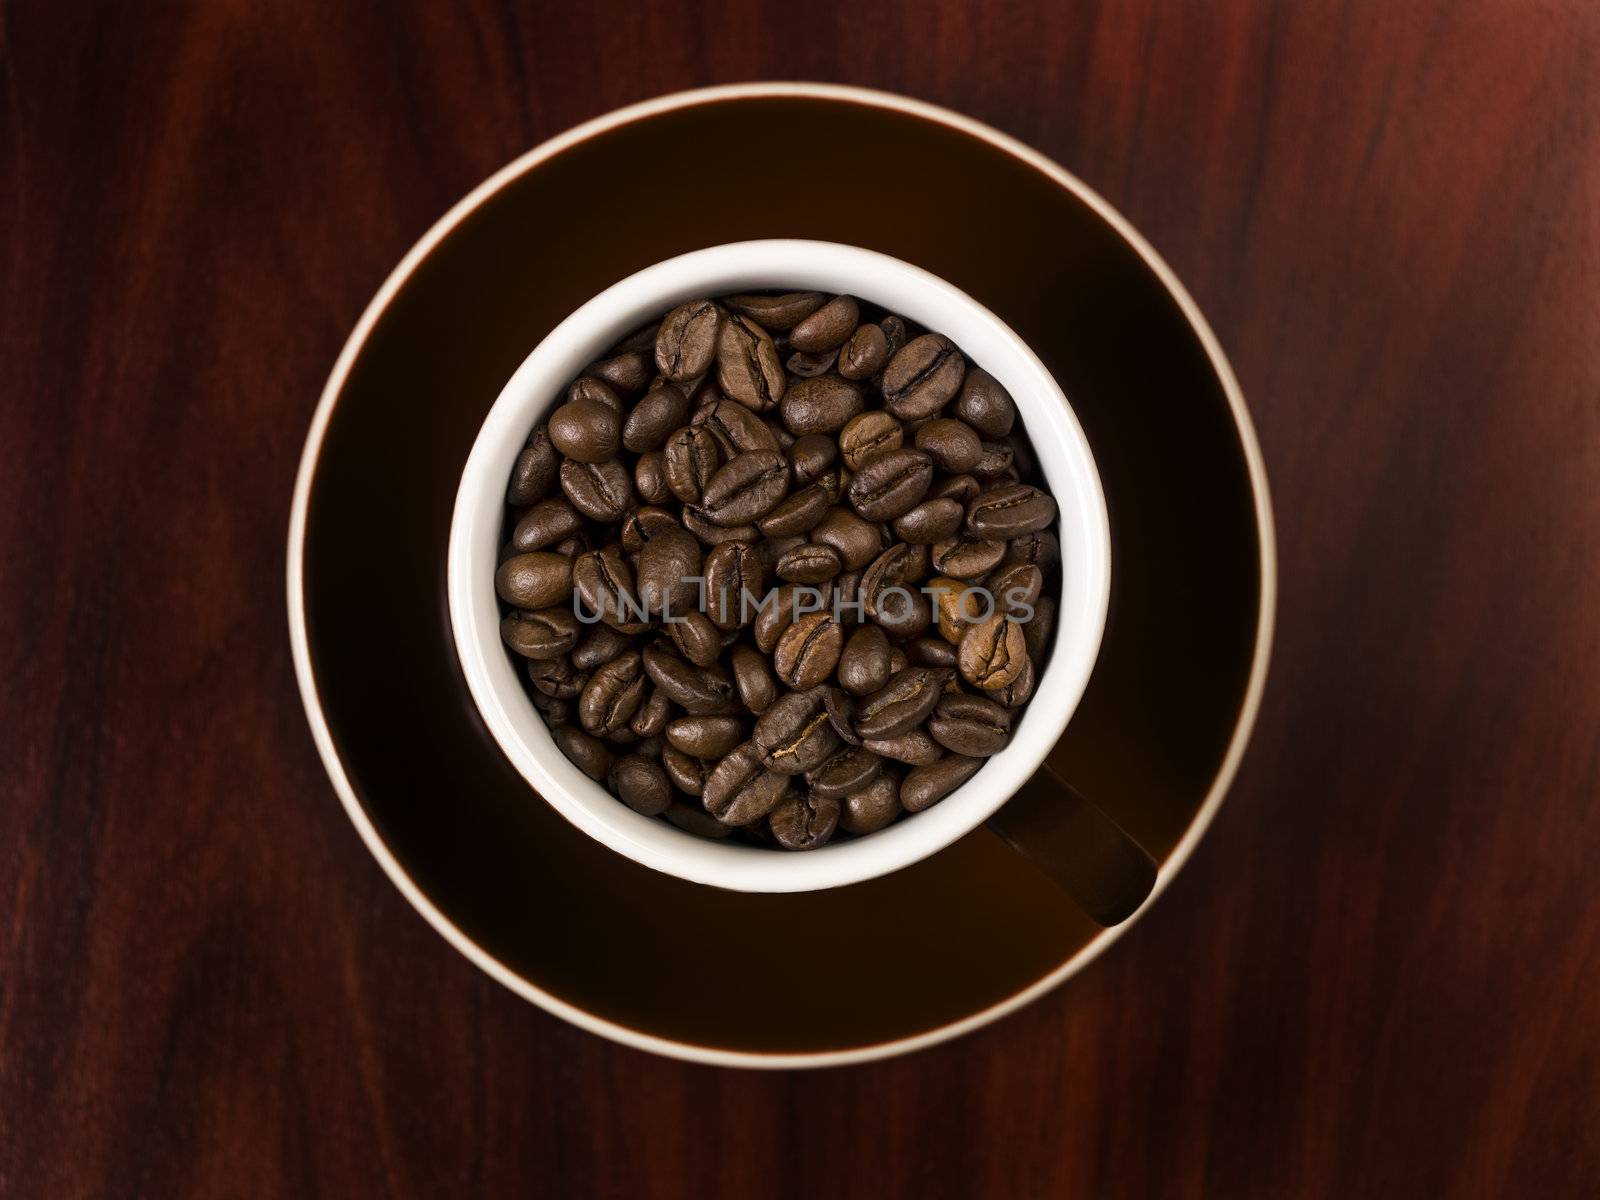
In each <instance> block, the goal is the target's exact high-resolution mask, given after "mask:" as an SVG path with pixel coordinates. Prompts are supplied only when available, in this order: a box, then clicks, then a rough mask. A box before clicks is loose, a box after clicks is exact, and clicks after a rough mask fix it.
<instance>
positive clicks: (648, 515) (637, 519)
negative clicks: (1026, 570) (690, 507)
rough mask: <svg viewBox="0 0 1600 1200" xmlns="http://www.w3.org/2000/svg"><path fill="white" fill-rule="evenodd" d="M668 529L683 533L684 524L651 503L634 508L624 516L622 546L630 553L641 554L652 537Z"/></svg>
mask: <svg viewBox="0 0 1600 1200" xmlns="http://www.w3.org/2000/svg"><path fill="white" fill-rule="evenodd" d="M668 530H670V531H671V532H672V533H682V532H683V526H682V525H680V524H678V518H677V517H675V516H673V515H672V513H670V512H668V511H667V510H666V509H664V508H657V507H655V506H654V505H649V504H647V505H645V506H644V507H642V508H636V509H633V510H632V511H631V512H629V513H628V514H627V515H626V516H624V517H623V518H622V548H623V549H624V550H626V551H627V552H628V553H629V554H639V553H641V552H643V550H644V548H645V546H647V545H648V544H649V543H650V539H651V538H653V537H655V536H656V534H658V533H663V532H666V531H668ZM669 536H670V535H669Z"/></svg>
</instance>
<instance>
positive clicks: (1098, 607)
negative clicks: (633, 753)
mask: <svg viewBox="0 0 1600 1200" xmlns="http://www.w3.org/2000/svg"><path fill="white" fill-rule="evenodd" d="M762 286H766V287H788V288H793V289H796V290H802V289H815V290H819V291H826V292H829V293H848V294H850V295H857V296H861V297H863V298H864V299H866V300H869V301H871V302H873V303H877V304H881V305H883V306H884V307H886V308H888V309H889V310H891V311H894V312H898V313H901V314H903V315H904V316H905V317H906V318H907V319H909V320H912V321H914V322H916V323H917V324H919V325H922V326H925V327H927V328H929V329H932V330H934V331H936V332H939V333H942V334H945V335H946V336H948V337H949V338H950V339H951V340H952V341H954V342H956V344H957V345H959V346H960V347H961V348H962V351H963V352H964V353H965V354H967V356H968V357H969V359H970V360H971V361H972V362H973V363H974V364H976V365H979V366H982V367H983V368H984V369H985V370H987V371H988V372H989V373H990V374H992V375H994V376H995V378H996V379H998V380H999V381H1000V382H1001V384H1002V385H1003V386H1005V387H1006V389H1007V391H1008V392H1010V394H1011V395H1012V397H1013V399H1014V400H1015V402H1016V405H1017V408H1018V417H1019V421H1020V424H1021V426H1022V428H1024V429H1025V430H1026V432H1027V433H1028V436H1029V437H1030V439H1031V440H1032V442H1033V443H1034V446H1035V449H1036V451H1037V453H1038V458H1039V466H1040V469H1041V471H1042V473H1043V475H1044V477H1045V483H1046V485H1047V490H1049V491H1050V492H1051V493H1052V494H1053V495H1054V496H1055V497H1056V498H1057V503H1058V510H1059V519H1058V526H1057V533H1058V536H1059V539H1060V543H1061V558H1062V571H1061V588H1060V593H1059V602H1060V607H1059V610H1058V616H1057V628H1056V633H1055V641H1054V645H1053V646H1052V648H1051V650H1050V653H1049V654H1048V656H1047V658H1046V660H1045V662H1044V663H1043V664H1042V665H1041V666H1040V669H1039V673H1038V682H1037V684H1036V688H1035V692H1034V695H1033V697H1032V699H1031V700H1030V702H1029V704H1028V706H1027V707H1026V708H1025V709H1024V710H1023V711H1022V713H1021V715H1020V719H1019V720H1018V722H1017V725H1016V727H1015V728H1014V730H1013V734H1012V738H1011V741H1010V743H1009V744H1008V745H1007V746H1006V747H1005V748H1004V749H1003V750H1001V751H1000V752H999V753H997V754H995V755H993V756H991V757H989V758H987V759H986V760H985V761H984V764H983V766H982V768H980V769H979V771H978V772H977V773H976V774H975V775H974V776H973V777H972V779H970V780H968V781H967V782H966V783H964V784H963V785H962V786H961V787H959V788H957V789H955V790H954V791H953V792H951V794H950V795H948V796H946V797H945V798H943V799H942V800H940V801H939V803H938V804H936V805H934V806H932V807H930V808H929V809H927V810H926V811H924V812H921V813H914V814H910V815H908V816H907V817H905V818H902V819H901V820H899V821H897V822H895V823H894V824H893V825H891V826H889V827H888V828H886V829H883V830H880V831H878V832H876V833H873V834H869V835H867V836H865V837H861V838H852V839H846V840H838V841H834V842H830V843H829V844H828V845H826V846H823V847H820V848H818V849H816V850H813V851H809V852H807V853H804V854H792V853H788V852H784V851H778V850H774V849H769V848H764V847H758V846H749V845H744V844H741V843H738V842H734V841H731V840H727V841H717V840H712V839H707V838H703V837H699V836H697V835H695V834H691V833H688V832H686V831H683V830H680V829H677V828H674V827H673V826H671V825H669V824H668V823H667V822H665V821H661V820H659V819H655V818H649V817H643V816H641V815H639V814H638V813H636V812H634V811H633V810H632V809H630V808H628V807H627V806H626V805H624V804H622V803H621V802H620V801H619V800H617V798H616V797H615V796H613V795H611V794H610V793H609V792H607V791H606V790H605V789H604V788H602V787H601V786H600V785H599V784H597V783H596V782H594V781H593V780H591V779H590V778H589V777H588V776H586V775H584V774H583V773H582V772H581V771H579V770H578V769H577V768H576V767H575V766H574V765H573V764H572V763H571V762H570V761H569V760H568V759H567V758H566V757H565V756H564V755H563V754H561V752H560V750H559V749H558V748H557V747H556V745H555V743H554V742H553V740H552V739H551V735H550V731H549V730H548V728H547V727H546V726H545V724H544V722H543V720H542V719H540V717H539V716H538V713H537V711H536V710H535V709H534V706H533V703H532V701H531V700H530V699H529V697H528V695H527V690H526V687H525V685H524V684H523V681H522V680H521V679H520V677H519V676H520V671H519V670H518V669H517V668H518V667H519V666H520V665H521V664H520V663H518V662H516V661H515V660H514V659H513V657H512V656H511V655H510V654H509V653H508V652H507V651H506V649H505V647H504V645H503V643H502V642H501V639H500V634H499V622H500V611H499V607H498V604H497V601H496V598H495V595H494V588H493V586H492V575H493V564H494V563H495V561H496V558H495V556H496V551H497V550H498V549H499V546H500V530H501V528H502V523H503V519H504V511H505V481H506V479H507V478H508V477H509V475H510V472H511V465H512V462H513V461H514V460H515V458H516V455H517V453H518V452H519V451H520V450H521V448H522V446H523V445H524V444H525V443H526V441H527V437H528V433H529V432H530V431H531V430H532V428H533V427H534V426H535V425H536V424H537V423H538V421H539V420H540V419H541V418H542V417H543V416H544V415H545V414H546V413H547V412H548V410H549V409H550V408H551V407H552V406H553V405H554V404H556V403H558V401H559V397H560V395H561V393H562V392H563V391H564V390H565V388H566V386H567V384H568V383H569V382H570V381H571V379H572V378H573V377H574V376H575V375H577V374H579V373H580V372H581V371H582V369H583V367H584V366H585V365H586V364H588V363H590V362H593V361H594V360H595V359H597V358H599V357H601V356H603V354H604V353H605V351H606V349H607V348H608V347H609V346H611V345H613V344H615V343H616V342H617V341H618V340H620V339H621V338H622V337H624V336H626V335H627V334H628V333H630V332H632V331H633V330H635V329H637V328H638V327H639V326H640V325H641V324H643V323H645V322H647V321H649V320H652V319H655V318H657V317H659V316H660V315H661V314H662V313H664V312H666V311H668V310H669V309H671V308H672V307H674V306H675V305H677V304H679V303H682V302H684V301H687V300H689V299H692V298H694V297H696V296H704V295H725V294H728V293H731V292H738V291H744V290H749V289H753V288H757V287H762ZM1110 554H1111V533H1110V525H1109V520H1108V517H1107V514H1106V503H1105V496H1104V492H1103V491H1102V489H1101V485H1100V478H1099V473H1098V470H1097V468H1096V466H1095V462H1094V456H1093V452H1092V450H1091V449H1090V447H1089V443H1088V439H1087V438H1086V437H1085V436H1084V433H1083V430H1082V428H1081V427H1080V425H1079V424H1078V420H1077V417H1076V414H1075V413H1074V412H1073V411H1072V407H1071V404H1070V402H1069V401H1068V400H1067V398H1066V396H1065V395H1064V394H1063V392H1062V390H1061V387H1060V385H1059V384H1058V383H1057V381H1056V380H1055V378H1054V377H1053V376H1052V375H1051V373H1050V372H1049V370H1047V369H1046V368H1045V366H1044V364H1043V363H1042V362H1040V361H1039V359H1038V357H1037V356H1036V355H1035V354H1034V353H1033V351H1032V350H1031V349H1030V348H1029V347H1028V346H1027V344H1026V343H1025V342H1024V341H1023V340H1022V339H1021V338H1020V337H1019V336H1018V335H1017V333H1016V332H1015V331H1014V330H1012V329H1011V328H1010V326H1008V325H1007V324H1006V323H1005V322H1004V321H1002V320H1001V319H1000V318H999V317H998V316H996V315H995V314H994V313H993V312H991V311H990V310H989V309H987V308H986V307H984V306H983V305H981V304H980V303H978V301H976V300H975V299H973V298H972V297H971V296H970V295H968V294H967V293H966V292H964V291H963V290H961V289H960V288H958V287H956V286H955V285H953V284H951V283H950V282H948V281H947V280H944V279H941V278H940V277H938V276H936V275H934V274H932V273H931V272H929V271H926V270H924V269H923V268H921V267H917V266H915V265H913V264H910V263H907V262H905V261H903V260H901V259H898V258H894V257H891V256H889V255H886V254H882V253H879V252H877V251H874V250H867V249H864V248H863V247H860V246H853V245H848V244H844V243H839V242H823V241H815V240H805V239H793V238H770V239H761V240H756V241H744V242H732V243H724V244H722V245H718V246H711V247H707V248H704V249H700V250H692V251H689V252H687V253H684V254H679V255H675V256H673V257H671V258H668V259H665V260H662V261H660V262H657V263H655V264H653V265H651V266H648V267H645V268H644V269H642V270H639V271H636V272H634V273H633V274H631V275H629V276H627V277H626V278H624V279H621V280H619V281H617V282H616V283H614V284H612V285H611V286H610V287H607V288H605V289H603V290H602V291H601V292H599V293H598V294H596V295H595V296H593V297H591V298H590V299H589V300H587V301H585V302H584V303H583V304H581V305H579V306H578V307H577V308H576V309H574V310H573V312H572V313H571V314H570V315H569V316H567V317H566V318H565V319H564V320H562V321H561V322H560V323H559V324H557V325H556V326H555V328H553V329H552V330H550V332H549V333H548V334H547V335H546V336H545V337H544V338H543V339H542V340H541V341H540V343H539V344H538V345H537V346H536V347H535V348H534V349H533V350H532V351H531V352H530V353H529V354H528V356H527V357H526V358H525V359H524V360H523V362H522V363H521V365H520V366H518V368H517V369H516V371H515V372H514V373H513V374H512V375H511V377H510V379H509V380H508V381H507V382H506V384H505V386H504V388H503V389H502V390H501V392H500V394H499V396H498V397H497V398H496V399H495V401H494V404H493V405H492V406H491V407H490V409H489V412H488V414H487V415H486V416H485V418H484V421H483V424H482V426H481V428H480V430H479V433H478V436H477V438H476V439H475V441H474V443H473V446H472V450H471V452H470V454H469V455H468V458H467V462H466V465H465V467H464V469H463V471H462V475H461V482H460V486H459V489H458V491H457V495H456V503H455V508H454V511H453V513H452V517H451V528H450V545H449V564H448V571H447V580H448V595H449V607H450V618H451V631H452V635H453V637H454V639H455V645H456V654H457V657H458V659H459V660H460V663H461V666H462V670H463V672H464V674H465V676H466V680H467V687H468V691H469V692H470V693H471V695H472V698H473V701H474V703H475V704H476V705H477V708H478V712H479V715H480V716H481V717H482V718H483V720H484V723H485V724H486V725H487V726H488V728H489V732H490V734H491V735H492V736H493V737H494V739H495V741H496V743H497V744H498V745H499V747H500V749H501V751H502V752H503V753H504V754H505V755H506V756H507V758H509V759H510V760H511V763H512V765H513V766H515V767H516V768H517V771H518V772H519V773H520V774H521V775H522V776H523V778H524V779H525V780H526V781H527V782H528V783H529V785H530V786H531V787H532V788H533V789H534V790H535V791H536V792H537V793H538V794H539V796H541V797H542V798H543V799H544V800H545V801H546V802H547V803H549V804H550V805H551V806H552V807H553V808H555V809H556V811H558V812H559V813H561V815H562V816H563V817H565V818H566V819H567V820H568V821H569V822H571V823H572V824H573V825H576V826H577V827H578V828H579V829H581V830H582V831H583V832H584V833H586V834H588V835H589V836H590V837H593V838H595V839H596V840H597V841H599V842H601V843H602V844H604V845H606V846H607V847H609V848H610V849H612V850H614V851H616V852H617V853H619V854H623V855H626V856H627V857H629V858H631V859H633V860H634V861H635V862H638V863H640V864H642V865H644V866H646V867H650V868H652V869H654V870H658V871H662V872H665V873H667V874H670V875H675V876H677V877H679V878H682V879H686V880H689V881H691V882H695V883H700V884H707V885H710V886H712V887H720V888H725V889H729V890H733V891H750V892H798V891H814V890H820V889H824V888H832V887H844V886H848V885H849V884H852V883H860V882H863V881H865V880H867V879H873V878H876V877H878V876H880V875H886V874H889V873H891V872H893V871H898V870H901V869H903V868H905V867H907V866H910V865H911V864H913V863H915V862H918V861H920V860H922V859H924V858H927V857H929V856H930V855H933V854H936V853H938V852H939V851H940V850H943V849H944V848H945V847H947V846H949V845H951V844H952V843H953V842H955V841H957V840H959V839H960V838H962V837H964V836H965V835H966V834H968V833H970V832H971V831H972V830H974V829H976V828H977V827H978V826H979V825H980V824H982V823H983V822H984V821H985V820H987V819H988V818H989V817H990V816H991V815H993V813H994V812H995V811H996V810H998V809H999V808H1000V806H1001V805H1003V804H1004V803H1005V802H1006V801H1007V800H1008V799H1010V798H1011V796H1012V795H1014V794H1015V792H1016V791H1017V789H1018V788H1020V787H1021V786H1022V785H1023V784H1024V783H1026V782H1027V780H1028V779H1029V778H1030V777H1031V776H1032V775H1033V774H1034V772H1035V771H1037V770H1038V769H1039V767H1040V766H1041V765H1042V764H1043V762H1044V760H1045V757H1046V756H1047V755H1048V754H1049V752H1050V750H1051V749H1052V748H1053V747H1054V746H1055V744H1056V742H1057V741H1058V740H1059V739H1060V737H1061V735H1062V733H1063V731H1064V730H1065V729H1066V727H1067V724H1068V722H1069V721H1070V719H1071V717H1072V714H1073V713H1074V712H1075V711H1076V709H1077V706H1078V702H1079V700H1080V699H1081V698H1082V696H1083V693H1084V690H1085V689H1086V688H1087V686H1088V682H1089V678H1090V676H1091V674H1092V673H1093V669H1094V664H1095V660H1096V658H1097V657H1098V654H1099V649H1100V643H1101V639H1102V636H1103V634H1104V630H1105V621H1106V612H1107V608H1108V605H1109V602H1110V591H1111V577H1110V572H1111V562H1110Z"/></svg>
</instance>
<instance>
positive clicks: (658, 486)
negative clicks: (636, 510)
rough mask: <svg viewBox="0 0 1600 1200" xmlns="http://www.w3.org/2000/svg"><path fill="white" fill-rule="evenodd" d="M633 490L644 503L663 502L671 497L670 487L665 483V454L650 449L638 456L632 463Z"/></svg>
mask: <svg viewBox="0 0 1600 1200" xmlns="http://www.w3.org/2000/svg"><path fill="white" fill-rule="evenodd" d="M633 490H634V491H636V492H638V493H639V499H641V500H643V501H644V502H645V503H646V504H665V503H666V502H667V501H668V500H670V499H672V488H670V487H669V486H668V485H667V470H666V455H664V454H662V453H661V451H659V450H650V451H647V452H646V453H644V454H641V455H640V456H639V461H638V462H636V463H635V464H634V465H633Z"/></svg>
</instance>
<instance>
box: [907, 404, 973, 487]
mask: <svg viewBox="0 0 1600 1200" xmlns="http://www.w3.org/2000/svg"><path fill="white" fill-rule="evenodd" d="M916 447H917V449H918V450H921V451H922V452H923V453H924V454H926V455H927V456H928V457H929V458H931V459H933V464H934V466H936V467H938V468H939V470H941V471H948V472H949V473H950V474H952V475H960V474H962V473H963V472H966V471H970V470H972V468H973V467H975V466H977V464H978V460H979V459H981V458H982V457H983V442H982V441H980V440H979V438H978V435H977V433H976V432H975V431H974V430H973V428H972V426H970V425H968V424H967V423H966V422H965V421H957V420H955V419H954V418H951V417H940V418H938V419H937V420H933V421H929V422H928V423H927V424H926V425H924V426H922V427H921V428H920V429H918V430H917V436H916Z"/></svg>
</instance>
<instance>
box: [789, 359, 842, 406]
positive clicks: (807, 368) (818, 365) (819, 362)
mask: <svg viewBox="0 0 1600 1200" xmlns="http://www.w3.org/2000/svg"><path fill="white" fill-rule="evenodd" d="M838 361H839V352H838V351H837V350H829V351H828V352H827V353H825V354H806V353H804V352H803V351H800V350H796V351H795V352H794V353H793V354H791V355H789V357H788V358H786V359H784V362H783V365H784V369H785V370H787V371H788V372H789V374H790V376H791V378H790V380H789V386H788V387H786V388H785V389H784V391H783V398H784V399H785V400H787V399H788V398H789V396H790V395H791V393H793V391H794V388H795V380H796V379H815V378H816V377H817V376H819V375H826V374H827V373H828V372H829V371H831V370H833V367H834V364H835V363H837V362H838Z"/></svg>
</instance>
